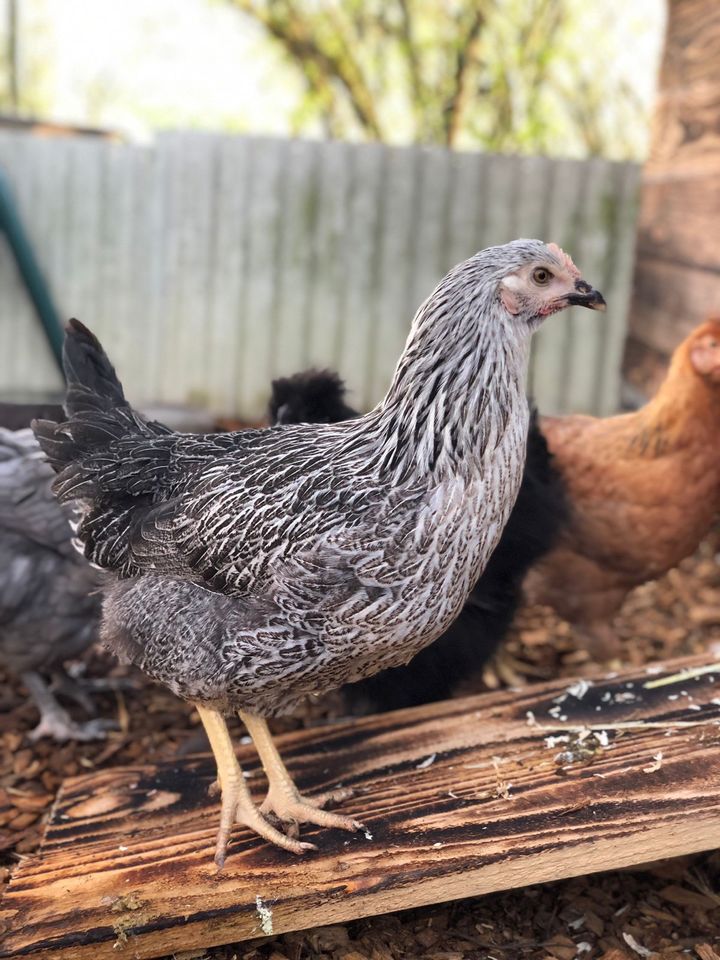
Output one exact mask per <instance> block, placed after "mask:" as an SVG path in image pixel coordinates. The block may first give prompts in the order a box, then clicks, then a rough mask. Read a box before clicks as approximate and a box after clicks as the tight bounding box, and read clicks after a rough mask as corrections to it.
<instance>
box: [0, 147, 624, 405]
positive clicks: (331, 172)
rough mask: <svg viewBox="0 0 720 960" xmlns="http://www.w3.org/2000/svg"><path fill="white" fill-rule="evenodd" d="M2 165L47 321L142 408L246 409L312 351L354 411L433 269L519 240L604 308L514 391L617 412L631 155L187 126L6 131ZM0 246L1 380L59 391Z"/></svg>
mask: <svg viewBox="0 0 720 960" xmlns="http://www.w3.org/2000/svg"><path fill="white" fill-rule="evenodd" d="M0 163H1V164H2V165H3V168H4V169H5V170H6V171H7V173H8V175H9V177H10V180H11V185H12V187H13V189H14V192H15V194H16V197H17V201H18V205H19V208H20V212H21V215H22V217H23V220H24V222H25V225H26V228H27V230H28V232H29V233H30V236H31V238H32V240H33V243H34V245H35V248H36V253H37V256H38V259H39V261H40V263H41V265H42V267H43V269H44V271H45V273H46V275H47V277H48V280H49V281H50V284H51V287H52V290H53V293H54V296H55V298H56V301H57V304H58V308H59V310H60V312H61V314H63V315H64V316H67V315H70V314H73V313H76V314H78V315H79V316H80V317H81V319H84V320H86V321H87V322H88V323H90V324H91V325H92V327H93V328H94V329H96V330H97V331H98V333H99V334H100V335H101V336H102V337H103V338H104V339H105V340H106V341H107V344H108V347H109V349H110V350H111V351H112V353H113V359H114V360H115V361H116V363H117V366H118V369H119V370H120V372H121V374H122V375H123V376H124V378H125V380H126V383H127V387H128V393H129V394H130V395H131V396H132V397H133V399H135V400H136V401H137V402H139V403H141V404H142V403H146V404H147V403H158V402H159V403H197V404H202V405H204V406H207V407H208V408H210V409H212V410H214V411H216V412H218V413H227V414H237V415H240V416H242V417H244V418H246V419H258V418H259V417H261V416H262V415H263V414H264V410H265V404H266V400H267V395H268V390H269V381H270V378H271V377H272V376H274V375H278V374H288V373H291V372H293V371H294V370H297V369H301V368H303V367H305V366H307V365H310V364H314V365H321V366H330V367H334V368H336V369H338V370H339V372H340V373H341V374H342V376H343V377H345V379H346V380H347V382H348V386H349V388H350V389H351V391H352V396H351V399H352V402H353V403H355V404H356V405H358V406H361V407H369V406H370V405H372V404H373V403H375V402H377V400H378V399H379V398H380V397H381V396H382V394H383V392H384V390H385V389H386V387H387V384H388V381H389V379H390V377H391V375H392V370H393V368H394V365H395V362H396V359H397V357H398V355H399V353H400V351H401V349H402V346H403V343H404V341H405V337H406V335H407V331H408V328H409V325H410V321H411V319H412V316H413V313H414V312H415V310H416V309H417V307H418V306H419V304H420V303H421V302H422V300H423V299H424V298H425V297H427V295H428V294H429V293H430V291H431V290H432V288H433V286H434V285H435V284H436V283H437V281H438V280H439V279H440V277H441V276H442V275H443V273H444V272H445V271H446V270H447V269H448V268H449V267H450V266H452V265H453V264H455V263H457V262H459V261H460V260H462V259H464V258H465V257H468V256H470V255H472V254H473V253H475V252H476V251H477V250H479V249H481V248H482V247H484V246H488V245H490V244H494V243H503V242H505V241H507V240H510V239H512V238H513V237H516V236H537V237H541V238H544V239H548V240H550V239H552V240H555V241H557V242H558V243H560V244H561V245H562V246H563V247H564V248H565V249H566V250H567V251H568V252H569V253H570V254H571V255H572V256H573V257H574V258H576V260H577V262H578V264H579V266H580V267H581V268H582V270H583V272H584V273H585V275H586V276H587V277H588V279H590V280H591V281H592V282H595V283H596V284H597V285H598V286H599V287H600V289H602V290H603V292H605V293H606V296H607V299H608V304H609V309H608V313H607V315H606V317H605V318H599V317H597V316H594V315H592V314H589V313H586V312H584V311H574V312H570V313H564V314H561V315H559V316H557V317H553V318H552V319H551V320H550V321H549V322H548V323H547V324H545V325H544V326H543V328H542V329H541V331H540V333H539V334H538V336H537V337H536V338H535V343H534V350H533V356H532V360H531V377H530V388H531V390H532V392H533V393H534V395H535V397H536V399H537V402H538V405H539V406H540V407H541V409H543V410H545V411H547V412H551V413H556V412H562V411H564V410H569V409H573V410H582V411H588V412H602V413H608V412H610V411H612V410H613V409H615V408H616V406H617V402H618V384H619V371H618V366H619V360H620V355H621V352H622V346H623V341H624V333H625V324H626V315H627V308H628V298H629V291H630V282H631V268H632V255H633V249H634V225H635V210H636V193H637V185H638V168H637V167H636V166H635V165H632V164H612V163H609V162H606V161H601V160H593V161H589V162H587V163H583V162H578V161H569V160H554V159H547V158H536V157H529V158H519V157H507V156H492V155H482V154H471V153H451V152H448V151H445V150H442V149H439V148H420V147H418V148H394V147H386V146H380V145H367V144H366V145H353V144H348V143H338V142H330V143H321V142H309V141H301V140H280V139H268V138H246V137H231V136H215V135H208V134H197V133H192V134H184V133H182V134H166V135H162V136H160V137H159V138H158V140H157V142H156V143H155V144H154V145H152V146H149V147H145V146H135V145H131V144H114V143H109V142H104V141H97V140H90V139H86V138H74V139H73V138H67V139H55V140H43V139H41V138H36V137H32V136H28V135H26V134H17V133H7V134H5V133H3V134H0ZM0 251H1V252H0V318H1V320H2V323H1V325H0V337H1V338H2V342H1V343H0V348H1V349H0V392H3V393H5V394H8V393H12V391H15V392H16V393H20V392H25V391H26V390H27V389H28V388H30V389H33V388H34V389H43V388H44V389H52V388H57V386H58V385H59V377H58V374H57V372H56V370H55V369H54V366H53V362H52V358H51V355H50V352H49V350H48V348H47V345H46V343H45V341H44V339H43V334H42V331H41V330H40V327H39V325H38V323H37V321H36V319H35V317H34V315H33V312H32V309H31V306H30V303H29V300H28V298H27V296H26V294H25V292H24V290H23V289H22V286H21V284H20V282H19V279H18V277H17V275H16V272H15V268H14V264H13V263H12V262H11V260H10V258H9V256H8V253H7V250H6V249H2V248H1V247H0Z"/></svg>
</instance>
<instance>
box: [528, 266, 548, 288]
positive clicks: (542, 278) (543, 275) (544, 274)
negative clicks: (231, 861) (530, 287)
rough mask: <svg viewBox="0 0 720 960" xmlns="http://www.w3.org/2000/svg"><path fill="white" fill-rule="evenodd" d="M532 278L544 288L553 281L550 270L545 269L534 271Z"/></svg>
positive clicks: (539, 268)
mask: <svg viewBox="0 0 720 960" xmlns="http://www.w3.org/2000/svg"><path fill="white" fill-rule="evenodd" d="M532 278H533V280H534V281H535V283H537V284H539V285H540V286H541V287H544V286H545V285H546V284H548V283H550V281H551V280H552V274H551V273H550V271H549V270H546V269H545V267H538V268H537V269H536V270H533V273H532Z"/></svg>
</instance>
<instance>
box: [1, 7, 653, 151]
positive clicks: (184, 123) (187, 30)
mask: <svg viewBox="0 0 720 960" xmlns="http://www.w3.org/2000/svg"><path fill="white" fill-rule="evenodd" d="M7 2H8V0H0V13H2V14H3V19H2V24H3V25H4V22H5V16H4V9H3V8H6V5H7ZM438 2H444V0H438ZM19 7H20V15H21V36H20V40H21V57H22V56H23V54H24V61H23V59H21V63H24V66H25V69H26V70H27V71H28V72H37V71H38V70H40V71H41V73H42V75H43V76H42V81H43V91H44V97H43V101H44V105H45V106H46V108H47V111H48V113H49V116H50V117H52V118H53V119H57V120H65V121H68V122H74V123H78V124H81V123H92V124H97V125H102V126H107V127H112V128H115V129H118V130H120V131H121V132H123V133H125V134H129V135H130V136H135V137H147V136H149V135H151V131H152V129H153V128H155V127H176V128H177V127H185V128H187V127H204V128H210V129H212V128H217V129H234V130H245V131H251V132H256V133H286V132H288V130H289V120H290V116H291V113H292V109H293V106H294V105H295V103H296V102H297V93H298V90H299V86H298V85H299V80H298V78H297V75H296V74H295V72H294V71H293V69H292V68H291V67H290V66H289V65H287V64H286V63H285V61H284V60H283V58H282V55H281V54H280V53H279V52H278V51H277V50H276V48H275V47H274V45H273V44H272V43H270V42H268V41H267V39H266V38H265V37H264V35H263V33H262V31H261V30H260V29H259V28H257V27H256V26H255V25H254V24H252V22H250V21H249V20H248V19H247V18H246V17H244V16H242V15H241V14H240V13H238V12H237V11H236V10H233V9H232V8H231V7H230V6H229V5H228V4H226V3H224V2H222V0H20V2H19ZM576 10H577V14H578V18H579V24H580V36H581V37H583V38H584V41H585V40H586V41H587V42H588V43H591V44H594V45H596V46H600V48H601V49H602V50H603V51H605V50H607V51H608V52H607V56H606V57H605V61H604V62H605V65H606V66H605V68H606V69H607V70H608V72H612V73H614V74H615V75H620V76H622V77H624V78H626V79H627V80H628V82H629V84H630V85H631V86H632V88H633V89H634V90H635V92H636V94H637V95H638V96H639V97H640V99H641V100H642V101H643V102H646V103H650V102H651V101H652V96H653V93H654V86H655V78H656V74H657V62H658V56H659V52H660V48H661V44H662V38H663V30H664V20H665V2H664V0H577V5H576Z"/></svg>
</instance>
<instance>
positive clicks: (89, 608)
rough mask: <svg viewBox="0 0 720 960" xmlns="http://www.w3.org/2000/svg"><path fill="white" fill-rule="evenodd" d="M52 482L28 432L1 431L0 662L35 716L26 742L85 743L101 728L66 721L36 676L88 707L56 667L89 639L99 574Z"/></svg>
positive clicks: (96, 615) (96, 618)
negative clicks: (78, 543) (50, 679)
mask: <svg viewBox="0 0 720 960" xmlns="http://www.w3.org/2000/svg"><path fill="white" fill-rule="evenodd" d="M52 478H53V471H52V469H51V467H50V466H49V465H48V464H47V463H46V461H45V458H44V456H43V453H42V451H41V450H40V448H39V447H38V444H37V440H36V439H35V437H34V436H33V433H32V430H17V431H13V430H5V429H3V428H1V427H0V663H2V665H3V666H4V667H6V668H7V669H8V670H10V671H12V672H13V673H14V674H15V675H16V676H19V677H20V678H21V679H22V681H23V684H24V685H25V687H26V689H27V691H28V693H29V694H30V696H31V697H32V698H33V700H34V701H35V703H36V704H37V706H38V709H39V710H40V723H39V724H38V726H37V727H36V728H35V730H33V732H32V733H31V737H32V738H33V739H37V738H38V737H42V736H51V737H54V738H55V739H56V740H68V739H72V740H90V739H95V738H97V737H101V736H102V733H103V730H104V729H105V728H106V724H105V723H104V722H103V721H101V720H90V721H88V722H87V723H84V724H79V723H76V722H75V721H73V720H72V719H71V718H70V716H69V715H68V713H67V712H66V710H65V709H64V708H63V707H62V706H61V705H60V704H59V703H58V702H57V700H56V699H55V697H54V695H53V693H52V691H51V689H50V687H49V686H48V684H47V682H46V680H45V679H44V677H43V675H47V674H50V675H53V676H54V677H55V679H56V681H59V684H60V689H63V690H64V691H65V692H67V693H69V694H70V695H71V696H73V697H74V698H75V699H78V700H80V701H81V702H82V703H83V705H85V706H86V707H88V706H90V707H91V705H90V704H89V702H88V700H87V696H86V695H85V694H84V691H82V689H81V688H80V687H78V686H77V685H76V684H73V683H72V682H71V681H70V678H69V677H67V675H66V674H64V672H63V669H62V663H63V660H67V659H70V658H72V657H76V656H78V655H79V654H81V653H82V652H83V651H84V650H85V649H86V648H87V647H88V646H89V645H90V644H91V643H92V642H93V640H94V639H95V638H96V635H97V632H98V628H99V625H100V607H101V601H100V597H99V596H98V593H97V586H98V584H97V578H98V574H97V573H96V572H95V571H93V570H92V568H91V567H90V565H89V564H88V563H87V561H86V560H85V559H84V558H83V557H82V556H80V554H78V552H77V551H76V550H75V549H74V548H73V546H72V542H71V541H72V530H71V528H70V524H69V523H68V519H69V517H70V511H69V510H68V508H67V507H63V506H61V505H60V504H59V503H58V502H57V500H56V499H55V497H54V496H53V495H52V492H51V489H50V485H51V481H52Z"/></svg>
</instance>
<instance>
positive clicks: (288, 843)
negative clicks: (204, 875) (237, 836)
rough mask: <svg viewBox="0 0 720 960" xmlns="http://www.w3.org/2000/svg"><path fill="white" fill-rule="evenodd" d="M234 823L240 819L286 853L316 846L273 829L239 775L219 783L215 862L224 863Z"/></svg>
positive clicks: (299, 852) (314, 848)
mask: <svg viewBox="0 0 720 960" xmlns="http://www.w3.org/2000/svg"><path fill="white" fill-rule="evenodd" d="M236 823H240V824H242V825H243V826H245V827H248V828H249V829H250V830H253V831H254V832H255V833H257V834H259V836H261V837H264V839H265V840H269V841H270V843H274V844H275V845H276V846H278V847H282V849H283V850H288V851H289V852H290V853H296V854H303V853H305V852H306V851H307V850H317V847H316V846H315V844H314V843H301V842H300V841H299V840H295V839H293V838H292V837H288V836H286V835H285V834H284V833H281V832H280V831H279V830H277V829H276V828H275V827H274V826H273V825H272V824H270V823H268V821H267V820H266V819H265V817H263V815H262V813H261V812H260V811H259V810H258V808H257V807H256V806H255V804H254V803H253V802H252V800H251V798H250V794H249V793H248V790H247V787H246V786H245V783H244V781H243V779H242V774H241V775H240V779H239V780H238V779H236V778H234V777H233V778H231V779H227V780H226V781H225V782H224V784H223V787H222V805H221V807H220V829H219V830H218V834H217V841H216V844H215V863H216V864H217V865H218V867H222V866H223V864H224V863H225V855H226V853H227V845H228V841H229V840H230V832H231V830H232V828H233V826H234V825H235V824H236Z"/></svg>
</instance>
